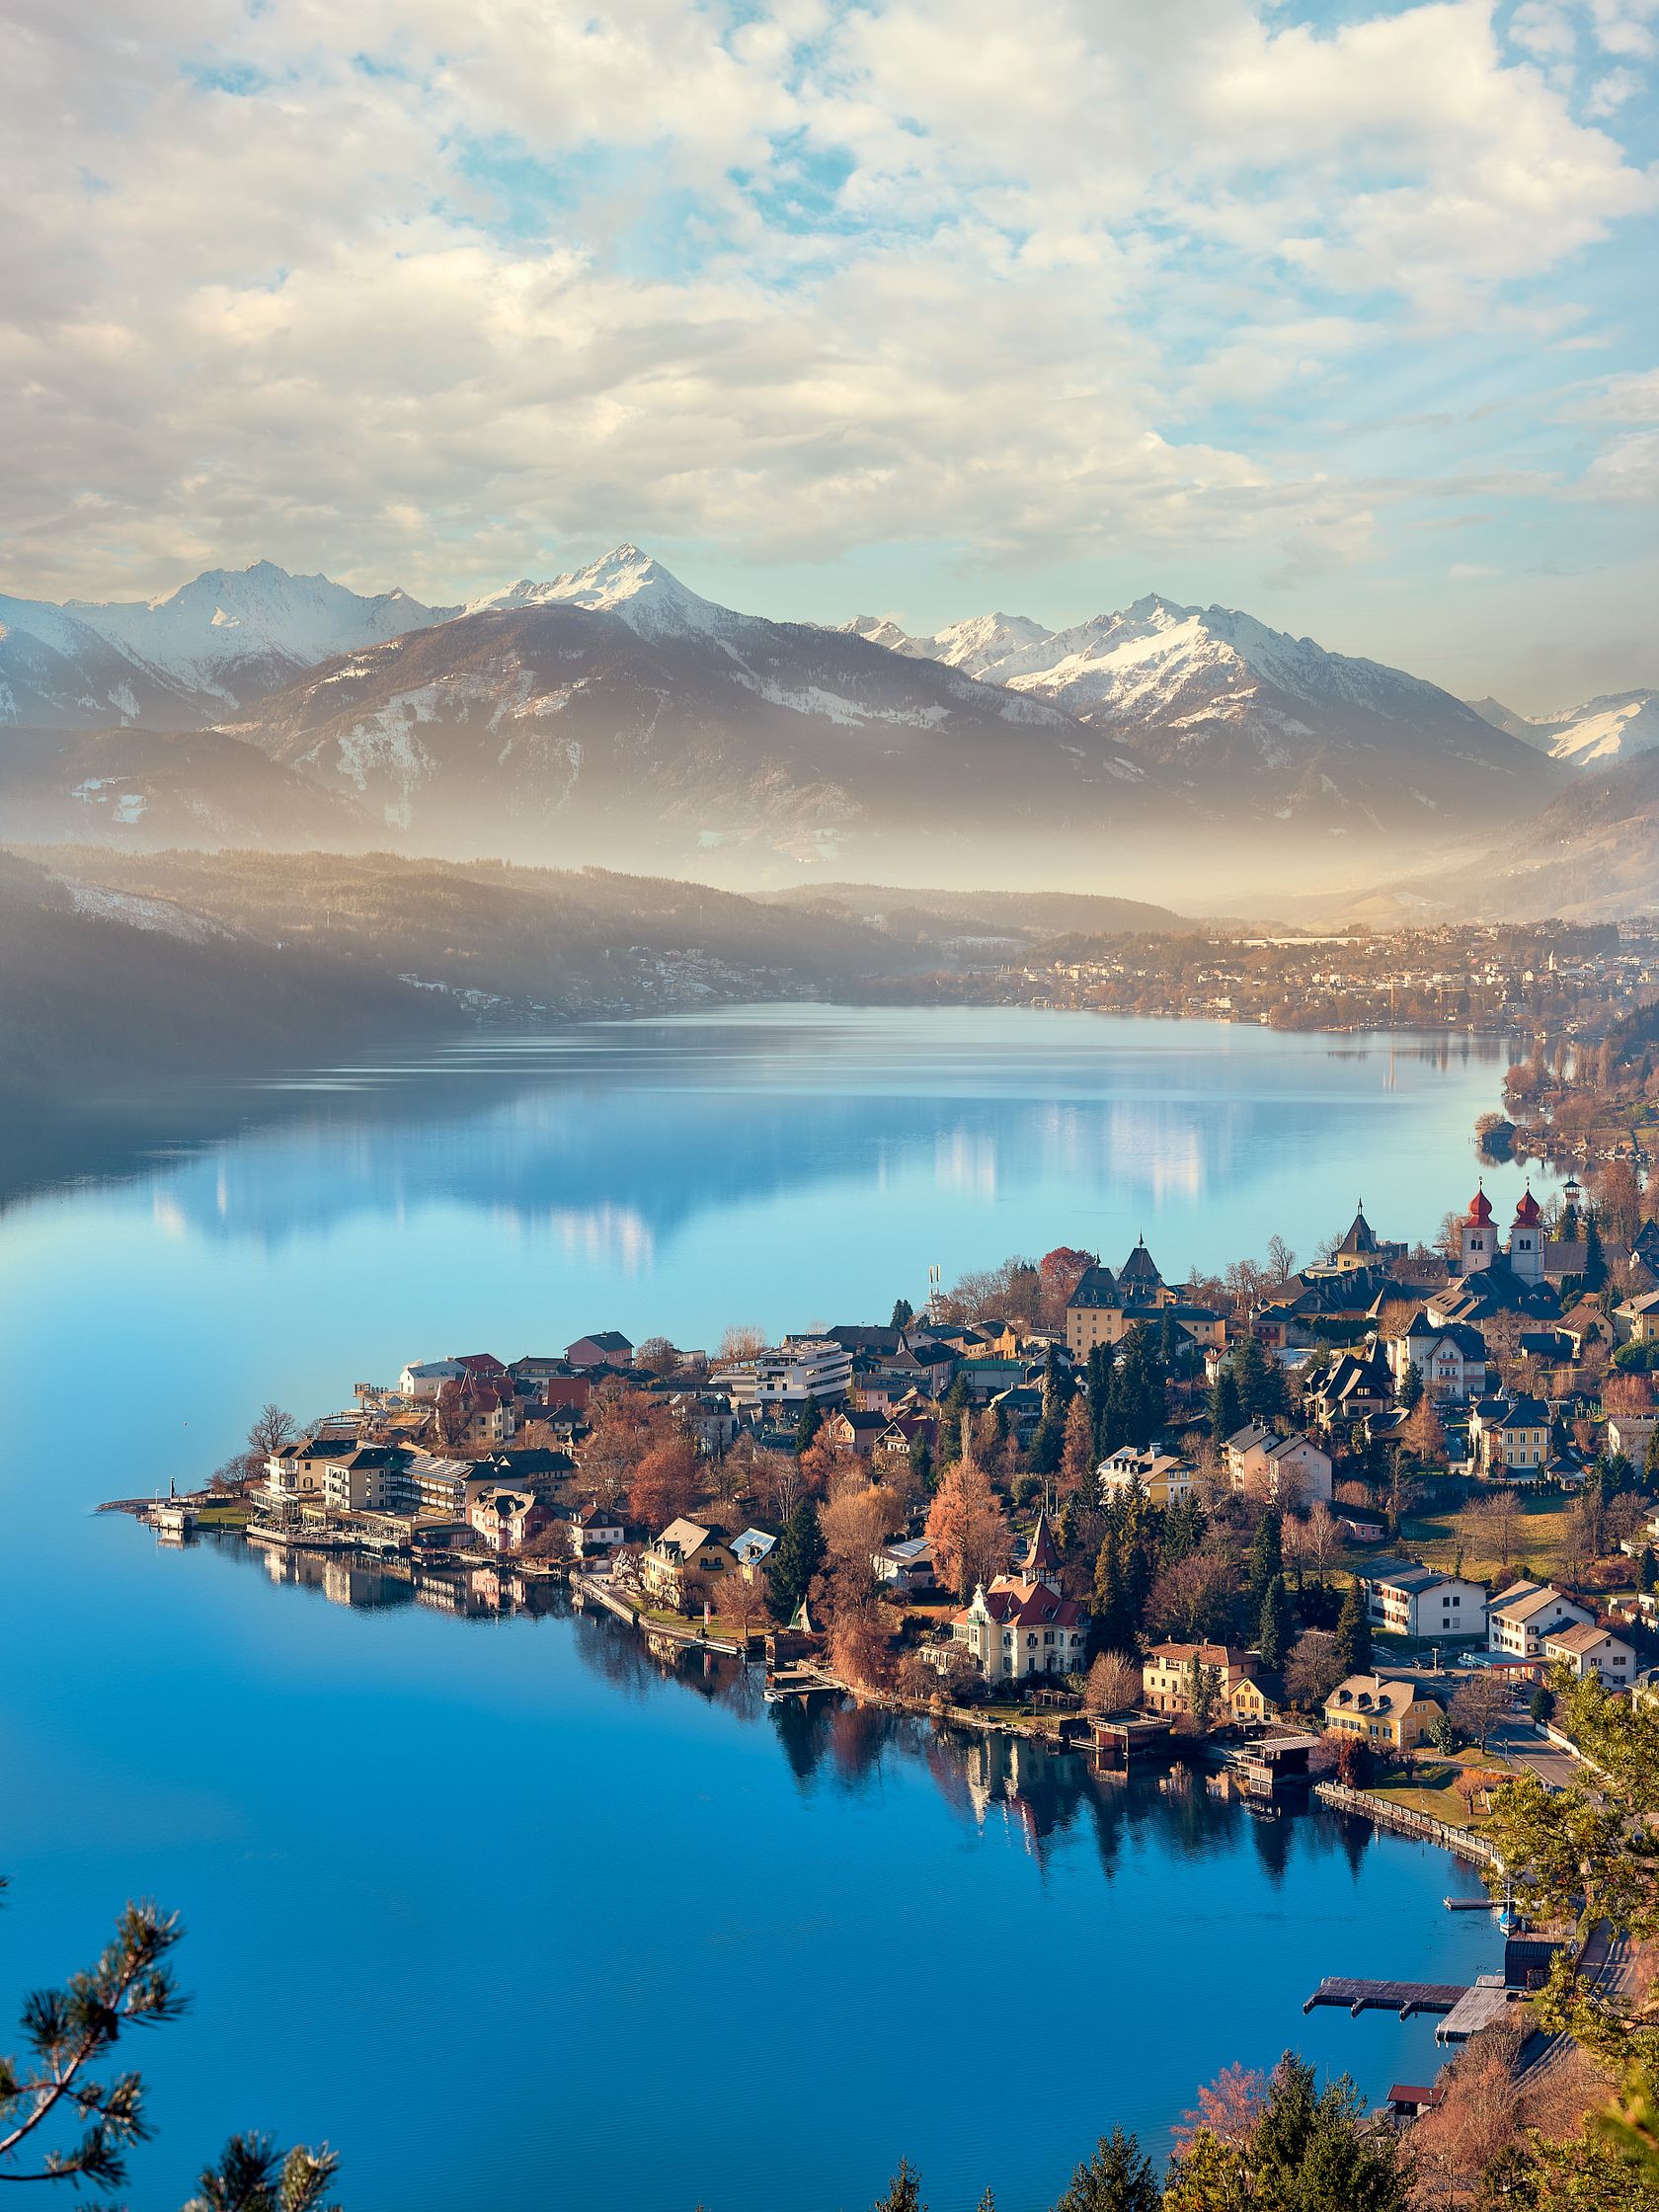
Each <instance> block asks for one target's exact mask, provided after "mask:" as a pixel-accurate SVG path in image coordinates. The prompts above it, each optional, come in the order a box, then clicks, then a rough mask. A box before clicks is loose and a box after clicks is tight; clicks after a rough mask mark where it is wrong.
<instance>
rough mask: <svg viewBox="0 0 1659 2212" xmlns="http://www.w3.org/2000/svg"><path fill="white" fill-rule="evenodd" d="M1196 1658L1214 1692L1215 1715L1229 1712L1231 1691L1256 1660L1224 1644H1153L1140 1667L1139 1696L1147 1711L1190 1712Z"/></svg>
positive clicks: (1219, 1715) (1236, 1686)
mask: <svg viewBox="0 0 1659 2212" xmlns="http://www.w3.org/2000/svg"><path fill="white" fill-rule="evenodd" d="M1195 1659H1196V1661H1197V1662H1198V1665H1199V1667H1200V1668H1201V1669H1202V1670H1203V1672H1204V1673H1205V1674H1206V1675H1208V1676H1209V1677H1210V1681H1211V1686H1212V1688H1213V1689H1214V1691H1215V1693H1216V1715H1217V1718H1218V1719H1219V1718H1221V1716H1222V1715H1223V1714H1224V1713H1229V1712H1230V1711H1231V1709H1232V1698H1233V1693H1234V1691H1235V1690H1236V1689H1237V1688H1238V1685H1239V1683H1240V1682H1241V1681H1242V1680H1243V1679H1244V1677H1245V1675H1246V1674H1248V1672H1249V1671H1250V1669H1251V1668H1252V1667H1253V1666H1254V1665H1255V1664H1256V1662H1255V1661H1254V1660H1253V1659H1252V1658H1251V1656H1250V1654H1249V1653H1248V1652H1247V1651H1239V1650H1237V1649H1235V1648H1234V1647H1233V1646H1232V1645H1230V1644H1225V1643H1160V1644H1154V1645H1153V1647H1152V1649H1151V1650H1150V1651H1149V1652H1148V1653H1147V1655H1146V1659H1145V1660H1144V1661H1143V1662H1142V1666H1141V1698H1142V1702H1143V1703H1144V1704H1145V1705H1146V1708H1147V1709H1148V1711H1151V1712H1191V1710H1192V1694H1193V1662H1194V1660H1195Z"/></svg>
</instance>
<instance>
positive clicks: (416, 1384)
mask: <svg viewBox="0 0 1659 2212" xmlns="http://www.w3.org/2000/svg"><path fill="white" fill-rule="evenodd" d="M465 1372H466V1370H465V1369H464V1368H463V1367H462V1366H461V1363H460V1361H459V1360H411V1361H410V1363H409V1365H408V1366H407V1367H406V1368H405V1369H404V1371H403V1373H402V1374H401V1375H400V1376H399V1377H398V1395H399V1396H400V1397H402V1398H404V1399H406V1400H407V1401H408V1402H409V1404H411V1405H430V1404H433V1403H435V1400H436V1397H437V1393H438V1391H439V1390H440V1389H441V1388H442V1387H443V1385H444V1383H458V1382H459V1381H460V1379H461V1377H462V1376H463V1375H464V1374H465Z"/></svg>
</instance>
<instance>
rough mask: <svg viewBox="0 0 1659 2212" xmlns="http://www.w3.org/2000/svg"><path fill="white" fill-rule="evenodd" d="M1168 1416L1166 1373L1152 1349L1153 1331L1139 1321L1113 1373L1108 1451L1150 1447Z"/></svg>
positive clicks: (1123, 1345) (1125, 1341)
mask: <svg viewBox="0 0 1659 2212" xmlns="http://www.w3.org/2000/svg"><path fill="white" fill-rule="evenodd" d="M1167 1417H1168V1413H1167V1406H1166V1402H1165V1397H1164V1384H1163V1370H1162V1368H1161V1367H1160V1366H1159V1364H1158V1360H1157V1356H1156V1354H1155V1352H1154V1350H1153V1348H1152V1342H1151V1336H1150V1332H1149V1331H1148V1330H1147V1328H1146V1325H1145V1324H1144V1323H1142V1322H1137V1323H1136V1325H1135V1327H1134V1328H1132V1329H1131V1330H1130V1331H1129V1334H1128V1335H1127V1336H1126V1337H1125V1338H1124V1340H1123V1342H1122V1344H1121V1345H1120V1346H1119V1347H1118V1357H1117V1362H1116V1365H1115V1366H1114V1367H1113V1370H1112V1385H1111V1391H1110V1394H1109V1396H1108V1398H1107V1410H1106V1420H1107V1427H1108V1430H1109V1431H1110V1432H1111V1436H1112V1441H1111V1443H1110V1444H1109V1445H1108V1446H1107V1450H1108V1451H1115V1450H1116V1449H1117V1447H1118V1445H1120V1444H1133V1445H1136V1446H1137V1447H1145V1446H1146V1445H1148V1444H1150V1443H1151V1442H1152V1440H1153V1438H1154V1437H1158V1436H1161V1435H1162V1433H1163V1426H1164V1422H1165V1420H1166V1419H1167Z"/></svg>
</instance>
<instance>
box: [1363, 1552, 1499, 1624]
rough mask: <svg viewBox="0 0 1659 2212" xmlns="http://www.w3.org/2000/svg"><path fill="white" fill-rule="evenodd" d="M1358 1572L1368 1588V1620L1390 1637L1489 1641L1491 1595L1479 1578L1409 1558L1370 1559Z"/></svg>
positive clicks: (1364, 1562) (1366, 1590)
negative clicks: (1417, 1563)
mask: <svg viewBox="0 0 1659 2212" xmlns="http://www.w3.org/2000/svg"><path fill="white" fill-rule="evenodd" d="M1354 1572H1355V1574H1356V1575H1357V1576H1358V1578H1359V1580H1360V1582H1361V1583H1362V1584H1363V1586H1364V1588H1365V1593H1366V1616H1367V1618H1368V1620H1370V1621H1371V1623H1372V1625H1373V1626H1374V1627H1378V1628H1382V1629H1383V1630H1384V1631H1385V1632H1386V1633H1387V1634H1388V1635H1391V1636H1414V1637H1419V1638H1422V1639H1424V1640H1426V1641H1427V1640H1439V1641H1444V1640H1445V1639H1446V1638H1448V1637H1456V1636H1479V1637H1480V1638H1481V1639H1482V1640H1484V1638H1485V1635H1486V1593H1485V1591H1484V1590H1483V1589H1482V1588H1481V1587H1480V1585H1479V1583H1478V1582H1463V1581H1462V1580H1460V1578H1459V1577H1458V1576H1457V1575H1451V1574H1437V1573H1436V1572H1435V1570H1434V1569H1433V1568H1432V1567H1419V1566H1415V1565H1413V1564H1412V1562H1411V1561H1410V1560H1409V1559H1365V1560H1362V1561H1361V1562H1360V1564H1359V1565H1358V1566H1356V1568H1355V1570H1354Z"/></svg>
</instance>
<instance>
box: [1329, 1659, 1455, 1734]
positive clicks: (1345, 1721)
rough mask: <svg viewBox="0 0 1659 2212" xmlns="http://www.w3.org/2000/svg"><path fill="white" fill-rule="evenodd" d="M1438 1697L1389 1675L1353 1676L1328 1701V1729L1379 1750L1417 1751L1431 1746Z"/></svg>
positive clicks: (1336, 1689)
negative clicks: (1353, 1737) (1419, 1746)
mask: <svg viewBox="0 0 1659 2212" xmlns="http://www.w3.org/2000/svg"><path fill="white" fill-rule="evenodd" d="M1441 1709H1442V1708H1441V1704H1440V1700H1439V1699H1438V1698H1431V1697H1430V1696H1429V1695H1428V1693H1427V1692H1426V1691H1424V1690H1421V1689H1419V1687H1418V1686H1417V1684H1416V1683H1414V1682H1409V1681H1404V1680H1401V1679H1400V1678H1398V1677H1395V1676H1389V1675H1379V1674H1369V1675H1350V1676H1349V1677H1348V1679H1347V1681H1346V1682H1339V1683H1338V1684H1337V1686H1336V1688H1335V1689H1334V1690H1333V1691H1332V1692H1331V1694H1330V1696H1329V1697H1328V1698H1327V1699H1325V1726H1326V1727H1327V1728H1328V1729H1330V1730H1331V1731H1333V1732H1334V1733H1335V1734H1336V1735H1339V1736H1357V1737H1359V1738H1360V1739H1361V1740H1362V1741H1363V1742H1365V1743H1367V1744H1369V1745H1371V1746H1372V1747H1373V1748H1374V1749H1376V1750H1379V1751H1415V1750H1416V1749H1417V1747H1418V1745H1419V1744H1424V1743H1427V1742H1428V1740H1429V1730H1430V1727H1431V1725H1432V1723H1433V1721H1434V1717H1435V1715H1436V1714H1437V1713H1438V1712H1440V1710H1441Z"/></svg>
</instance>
